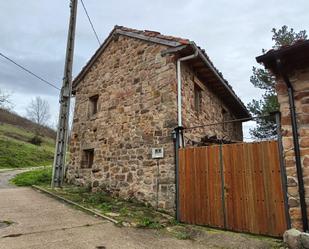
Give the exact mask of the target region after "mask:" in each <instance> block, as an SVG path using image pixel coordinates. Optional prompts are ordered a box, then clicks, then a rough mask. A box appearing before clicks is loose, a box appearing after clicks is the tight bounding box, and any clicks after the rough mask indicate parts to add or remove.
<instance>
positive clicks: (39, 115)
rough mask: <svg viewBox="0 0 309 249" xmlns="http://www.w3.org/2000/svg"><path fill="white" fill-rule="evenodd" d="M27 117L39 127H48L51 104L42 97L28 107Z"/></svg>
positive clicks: (32, 101)
mask: <svg viewBox="0 0 309 249" xmlns="http://www.w3.org/2000/svg"><path fill="white" fill-rule="evenodd" d="M26 110H27V116H28V118H30V119H31V120H32V121H33V122H35V123H37V124H38V125H42V126H44V125H47V122H48V120H49V119H50V112H49V104H48V102H47V101H46V100H44V99H42V98H41V97H36V98H35V99H33V100H31V102H30V104H29V105H28V107H27V109H26Z"/></svg>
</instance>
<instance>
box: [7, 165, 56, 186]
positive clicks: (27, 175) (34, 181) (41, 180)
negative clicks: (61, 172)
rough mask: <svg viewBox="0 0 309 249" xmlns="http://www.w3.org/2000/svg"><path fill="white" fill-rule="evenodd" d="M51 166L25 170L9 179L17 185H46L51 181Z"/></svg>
mask: <svg viewBox="0 0 309 249" xmlns="http://www.w3.org/2000/svg"><path fill="white" fill-rule="evenodd" d="M51 176H52V168H51V167H46V168H42V169H36V170H33V171H27V172H24V173H20V174H18V175H17V176H15V178H13V179H12V180H11V183H14V184H15V185H17V186H32V185H40V186H46V185H49V184H50V182H51Z"/></svg>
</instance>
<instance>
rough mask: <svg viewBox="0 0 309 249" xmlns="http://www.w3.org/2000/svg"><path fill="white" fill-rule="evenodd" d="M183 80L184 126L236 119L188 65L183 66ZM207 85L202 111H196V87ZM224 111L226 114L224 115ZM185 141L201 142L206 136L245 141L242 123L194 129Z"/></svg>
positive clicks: (202, 94)
mask: <svg viewBox="0 0 309 249" xmlns="http://www.w3.org/2000/svg"><path fill="white" fill-rule="evenodd" d="M182 79H183V88H182V94H183V103H182V104H183V105H182V107H183V126H184V127H193V126H199V125H203V124H210V123H220V122H223V121H224V120H225V121H227V120H233V119H236V117H235V116H234V115H233V114H232V112H231V111H230V110H229V108H228V107H227V106H226V105H225V104H224V103H223V102H222V100H220V99H219V98H218V96H217V95H215V94H214V93H213V92H212V91H211V90H209V88H207V87H206V86H207V84H208V83H207V82H201V81H200V80H199V79H198V78H197V77H196V75H195V74H194V73H193V72H192V70H190V68H189V67H188V66H186V65H183V66H182ZM197 82H198V85H199V86H202V85H205V87H202V89H201V106H200V111H199V112H197V111H195V107H194V105H195V103H194V85H195V84H197ZM224 110H225V111H226V113H225V114H224ZM184 134H185V137H186V138H185V141H186V142H188V143H189V144H190V142H192V141H194V142H200V141H201V138H203V137H204V136H214V135H215V136H217V137H218V138H219V139H226V140H233V141H243V134H242V123H241V122H237V123H228V124H224V125H223V124H220V125H213V126H207V127H205V128H198V129H193V130H190V131H185V133H184Z"/></svg>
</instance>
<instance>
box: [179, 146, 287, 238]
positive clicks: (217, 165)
mask: <svg viewBox="0 0 309 249" xmlns="http://www.w3.org/2000/svg"><path fill="white" fill-rule="evenodd" d="M179 212H180V220H181V221H182V222H186V223H190V224H199V225H209V226H212V227H218V228H224V229H228V230H233V231H239V232H249V233H254V234H264V235H271V236H282V234H283V232H284V231H285V230H286V229H287V221H286V216H285V203H284V193H283V188H282V179H281V170H280V162H279V153H278V143H277V142H276V141H267V142H259V143H237V144H228V145H214V146H207V147H193V148H184V149H180V150H179Z"/></svg>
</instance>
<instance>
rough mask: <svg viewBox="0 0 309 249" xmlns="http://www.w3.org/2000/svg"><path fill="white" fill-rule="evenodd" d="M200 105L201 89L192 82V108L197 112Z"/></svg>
mask: <svg viewBox="0 0 309 249" xmlns="http://www.w3.org/2000/svg"><path fill="white" fill-rule="evenodd" d="M201 106H202V89H201V88H200V87H199V86H198V85H197V84H194V110H195V111H196V112H197V113H200V112H201Z"/></svg>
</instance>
